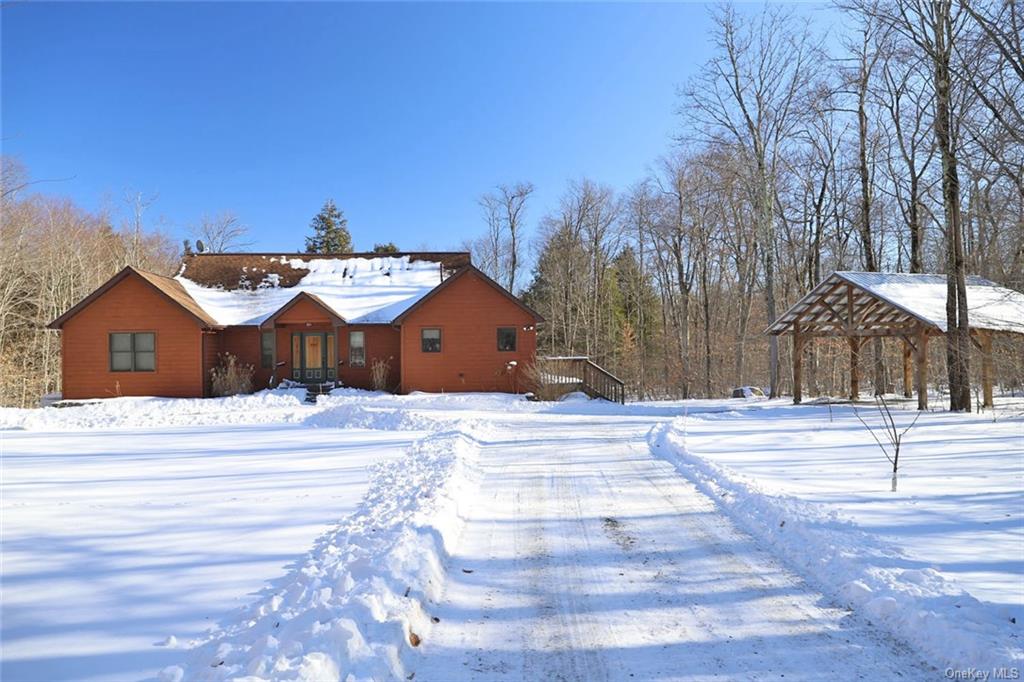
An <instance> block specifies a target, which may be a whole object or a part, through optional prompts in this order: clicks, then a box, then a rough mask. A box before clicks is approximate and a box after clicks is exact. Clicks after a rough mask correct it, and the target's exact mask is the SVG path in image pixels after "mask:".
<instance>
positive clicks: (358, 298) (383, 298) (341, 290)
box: [175, 252, 469, 326]
mask: <svg viewBox="0 0 1024 682" xmlns="http://www.w3.org/2000/svg"><path fill="white" fill-rule="evenodd" d="M468 262H469V254H467V253H453V252H438V253H427V252H415V253H399V254H323V255H307V254H277V255H274V254H199V255H194V256H191V257H188V258H186V259H185V261H184V263H183V264H182V269H181V271H180V272H179V273H178V276H177V277H176V278H175V279H176V281H178V282H179V283H180V284H181V285H182V286H183V287H184V288H185V290H186V291H187V292H188V294H189V296H191V297H192V299H194V300H195V301H196V303H198V304H199V306H200V307H202V309H203V310H205V311H206V313H207V314H209V315H210V316H211V317H213V318H214V319H216V320H217V322H218V323H219V324H220V325H223V326H229V325H260V324H263V323H264V322H266V321H267V320H268V319H269V318H270V317H271V316H273V315H274V314H275V313H277V312H278V311H279V310H281V309H282V307H283V306H285V305H286V304H288V303H289V302H290V301H292V300H293V299H294V298H295V297H296V295H297V294H299V293H306V294H309V295H310V296H313V297H315V298H316V299H317V300H318V301H319V302H320V303H321V304H322V305H323V306H324V307H325V308H327V309H328V310H331V311H333V312H334V313H335V314H336V315H337V316H338V317H339V318H342V319H344V320H345V321H347V322H348V323H349V324H388V323H391V322H392V321H393V320H395V319H396V318H397V317H398V316H399V315H401V314H402V313H403V312H404V311H405V310H407V309H408V308H410V307H411V306H412V305H414V304H415V303H416V302H417V301H419V300H420V299H421V298H423V297H425V296H426V295H427V294H429V293H430V292H432V291H433V290H434V289H436V288H437V287H438V285H440V284H441V283H442V282H443V281H445V278H446V277H447V276H448V275H450V274H451V273H452V272H453V269H454V268H456V267H459V266H460V265H461V266H465V265H466V264H468Z"/></svg>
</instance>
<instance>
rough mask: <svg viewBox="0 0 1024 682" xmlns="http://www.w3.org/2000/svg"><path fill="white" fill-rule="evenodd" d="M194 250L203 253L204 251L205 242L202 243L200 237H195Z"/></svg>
mask: <svg viewBox="0 0 1024 682" xmlns="http://www.w3.org/2000/svg"><path fill="white" fill-rule="evenodd" d="M196 251H197V252H198V253H205V252H206V244H204V243H203V240H202V239H197V240H196Z"/></svg>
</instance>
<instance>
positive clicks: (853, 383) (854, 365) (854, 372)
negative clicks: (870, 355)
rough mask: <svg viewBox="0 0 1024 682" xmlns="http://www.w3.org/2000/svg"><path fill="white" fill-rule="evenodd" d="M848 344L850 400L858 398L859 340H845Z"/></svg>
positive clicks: (852, 338) (848, 338) (849, 338)
mask: <svg viewBox="0 0 1024 682" xmlns="http://www.w3.org/2000/svg"><path fill="white" fill-rule="evenodd" d="M846 340H847V342H848V343H849V344H850V400H857V398H859V397H860V340H859V339H858V338H857V337H855V336H848V337H847V338H846Z"/></svg>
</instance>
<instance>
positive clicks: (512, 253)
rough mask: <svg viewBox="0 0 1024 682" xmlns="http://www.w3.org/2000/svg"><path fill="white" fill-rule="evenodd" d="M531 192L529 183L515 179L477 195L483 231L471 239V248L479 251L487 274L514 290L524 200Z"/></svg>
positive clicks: (520, 253)
mask: <svg viewBox="0 0 1024 682" xmlns="http://www.w3.org/2000/svg"><path fill="white" fill-rule="evenodd" d="M531 194H533V185H532V184H531V183H529V182H517V183H515V184H514V185H498V187H497V188H496V189H495V191H493V192H488V193H487V194H484V195H483V196H481V197H480V206H481V208H483V212H484V220H485V222H486V223H487V233H486V234H485V235H484V237H483V238H482V239H481V240H478V241H477V242H475V244H476V249H475V251H477V252H478V253H479V252H483V254H482V256H483V263H484V264H485V265H486V266H487V267H488V268H489V269H490V270H491V271H492V272H491V273H490V274H491V275H492V277H494V278H495V279H497V280H498V281H500V282H501V283H503V284H504V285H505V288H507V289H508V290H509V291H514V290H515V286H516V277H517V275H518V274H519V272H520V270H521V269H522V262H523V257H522V244H523V236H522V235H523V230H524V222H525V214H526V202H527V200H528V199H529V198H530V195H531ZM485 271H486V270H485Z"/></svg>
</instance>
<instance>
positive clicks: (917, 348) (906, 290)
mask: <svg viewBox="0 0 1024 682" xmlns="http://www.w3.org/2000/svg"><path fill="white" fill-rule="evenodd" d="M967 305H968V318H969V321H970V331H971V341H972V342H973V343H974V345H975V346H976V347H977V348H978V349H979V350H980V351H981V358H982V359H981V383H982V392H983V397H984V404H985V406H991V405H992V399H993V398H992V337H993V335H994V334H997V333H1015V334H1024V294H1022V293H1020V292H1018V291H1013V290H1012V289H1007V288H1005V287H1001V286H998V285H997V284H995V283H993V282H990V281H988V280H986V279H982V278H981V277H968V278H967ZM766 333H767V334H773V335H776V336H780V335H782V334H787V333H788V334H792V336H793V402H794V403H799V402H800V401H801V400H802V398H803V385H802V380H803V376H802V374H803V372H802V358H803V349H804V347H805V344H806V343H807V342H808V341H813V340H814V339H815V338H818V337H832V338H835V337H841V338H845V339H846V341H847V343H848V344H849V346H850V397H851V399H854V400H856V399H857V397H858V396H859V394H860V351H861V347H862V346H863V345H864V343H865V342H866V341H867V340H869V339H872V338H879V337H882V338H898V339H900V340H901V341H902V342H903V385H904V392H905V394H906V395H910V386H911V383H913V386H914V389H915V390H916V391H917V407H918V409H919V410H925V409H927V408H928V386H927V379H928V341H929V339H931V338H933V337H936V336H939V337H941V336H944V335H945V333H946V276H945V275H935V274H905V273H891V272H833V273H832V274H831V275H829V276H828V277H826V278H825V279H824V280H823V281H822V282H821V283H820V284H818V286H816V287H814V289H812V290H811V291H810V292H808V293H807V295H805V296H804V297H803V298H801V299H800V300H799V301H797V302H796V304H795V305H793V307H791V308H790V309H789V310H787V311H786V312H785V314H783V315H782V316H781V317H779V318H778V319H777V320H775V322H773V323H772V324H771V326H769V327H768V329H767V330H766ZM911 358H913V362H911ZM912 367H913V376H914V379H913V382H912V381H911V373H912Z"/></svg>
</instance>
